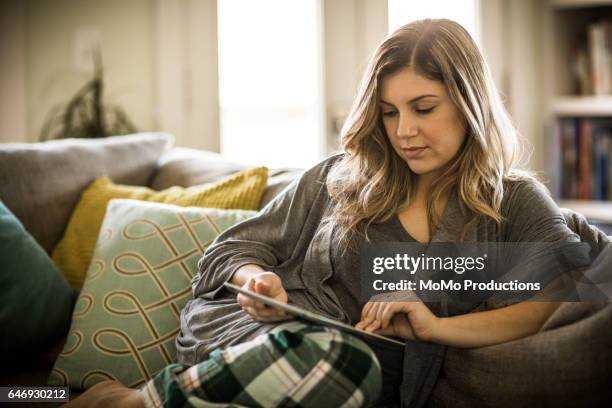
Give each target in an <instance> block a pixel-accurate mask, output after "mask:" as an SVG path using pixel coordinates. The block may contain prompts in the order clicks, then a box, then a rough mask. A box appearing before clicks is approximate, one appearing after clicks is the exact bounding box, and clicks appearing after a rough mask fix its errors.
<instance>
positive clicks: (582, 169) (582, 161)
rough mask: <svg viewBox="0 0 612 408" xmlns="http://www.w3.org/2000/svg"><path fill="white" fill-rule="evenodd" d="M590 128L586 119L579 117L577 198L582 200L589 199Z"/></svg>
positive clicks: (590, 171) (590, 168)
mask: <svg viewBox="0 0 612 408" xmlns="http://www.w3.org/2000/svg"><path fill="white" fill-rule="evenodd" d="M591 162H592V152H591V129H590V124H589V120H588V119H580V146H579V149H578V166H579V179H578V198H580V199H582V200H589V199H591V183H592V181H591V173H592V168H593V167H592V164H591Z"/></svg>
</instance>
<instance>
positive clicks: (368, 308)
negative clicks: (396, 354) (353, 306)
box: [355, 302, 383, 330]
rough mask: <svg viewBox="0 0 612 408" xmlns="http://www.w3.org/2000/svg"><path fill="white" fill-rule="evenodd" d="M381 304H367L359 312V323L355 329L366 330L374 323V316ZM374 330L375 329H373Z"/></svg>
mask: <svg viewBox="0 0 612 408" xmlns="http://www.w3.org/2000/svg"><path fill="white" fill-rule="evenodd" d="M382 305H383V303H380V302H368V303H366V304H365V306H364V307H363V309H362V310H361V321H359V322H358V323H357V324H356V325H355V327H356V328H358V329H361V330H368V328H369V327H370V326H371V325H372V324H373V323H375V322H376V316H377V314H378V310H379V309H380V308H381V307H382ZM373 330H376V329H373Z"/></svg>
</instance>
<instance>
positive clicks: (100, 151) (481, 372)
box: [0, 133, 612, 407]
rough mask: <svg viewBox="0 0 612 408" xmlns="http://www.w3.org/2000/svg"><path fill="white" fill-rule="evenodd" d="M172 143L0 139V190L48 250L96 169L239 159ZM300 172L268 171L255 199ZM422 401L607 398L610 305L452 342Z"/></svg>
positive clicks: (582, 224)
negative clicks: (471, 343)
mask: <svg viewBox="0 0 612 408" xmlns="http://www.w3.org/2000/svg"><path fill="white" fill-rule="evenodd" d="M172 142H173V141H172V137H171V136H170V135H167V134H159V133H151V134H137V135H129V136H120V137H112V138H107V139H101V140H62V141H52V142H46V143H39V144H4V145H0V199H1V200H2V201H3V202H4V203H5V204H6V206H7V207H8V208H9V209H10V210H11V211H12V212H13V213H14V214H15V215H16V216H17V217H18V218H19V219H20V221H21V222H22V223H23V225H24V226H25V228H26V229H27V230H28V231H29V232H30V233H31V234H32V235H33V236H34V238H35V239H36V240H37V241H38V242H39V243H40V245H41V246H42V247H43V248H44V249H45V250H46V251H47V252H48V253H51V251H52V249H53V247H54V246H55V245H56V244H57V242H59V240H60V239H61V236H62V233H63V231H64V229H65V228H66V225H67V222H68V219H69V216H70V213H71V211H72V209H73V208H74V206H75V205H76V203H77V201H78V199H79V195H80V193H81V191H82V190H83V189H84V188H85V187H86V186H87V185H88V184H89V183H90V182H91V181H93V180H94V179H95V178H97V177H99V176H102V175H108V176H109V177H110V178H112V179H113V180H114V181H116V182H118V183H123V184H132V185H143V186H149V187H151V188H153V189H155V190H162V189H165V188H167V187H170V186H175V185H178V186H193V185H198V184H202V183H210V182H213V181H217V180H219V179H220V178H223V177H225V176H227V175H230V174H233V173H235V172H237V171H241V170H244V169H245V168H246V166H242V165H238V164H235V163H230V162H228V161H227V160H225V159H224V158H222V157H221V156H220V155H219V154H216V153H213V152H206V151H198V150H193V149H186V148H177V147H175V148H172ZM300 173H301V171H300V170H299V169H274V170H271V171H270V177H269V180H268V185H267V187H266V190H265V192H264V195H263V197H262V199H261V202H260V208H262V207H263V206H264V205H265V204H267V203H268V202H269V201H270V200H271V199H272V198H273V197H274V196H275V195H277V194H278V193H279V192H280V191H282V189H283V188H285V187H286V186H287V185H288V184H289V183H290V182H291V181H292V180H293V179H295V178H296V177H297V176H298V175H299V174H300ZM41 214H44V216H43V217H41ZM566 218H567V219H568V223H570V225H571V226H572V227H573V228H574V230H576V231H577V232H579V233H581V235H583V236H584V237H585V239H588V240H593V239H605V236H604V235H603V234H600V233H598V232H597V231H596V230H593V229H591V228H589V226H588V224H586V221H585V220H584V218H582V217H580V215H579V214H572V213H570V212H567V213H566ZM3 335H6V334H5V333H3ZM62 344H63V343H62V341H59V342H57V343H55V344H52V345H49V347H48V349H47V350H46V351H44V352H42V353H39V354H38V353H37V354H36V355H32V356H30V358H27V359H26V358H24V359H22V361H21V362H20V364H19V365H18V366H17V365H12V366H11V367H10V370H3V371H4V372H3V373H2V374H1V376H0V386H8V385H12V386H15V385H23V386H26V385H30V386H34V385H43V384H45V383H46V380H47V377H48V375H49V371H50V369H51V368H52V366H53V362H54V360H55V358H56V356H57V354H58V353H59V352H60V351H61V349H62ZM5 368H6V367H5ZM428 405H429V406H431V407H448V406H453V407H457V406H459V407H468V406H513V407H516V406H534V405H538V406H540V405H544V406H555V407H562V406H585V405H597V406H606V405H607V406H610V405H612V305H611V304H580V303H568V304H563V305H562V306H561V307H560V308H559V309H558V310H557V311H556V312H555V313H554V314H553V315H552V316H551V317H550V319H549V320H548V321H547V322H546V324H545V325H544V327H543V328H542V331H541V332H540V333H537V334H536V335H534V336H530V337H528V338H525V339H521V340H518V341H514V342H510V343H506V344H501V345H497V346H492V347H484V348H480V349H473V350H460V349H453V348H450V349H449V350H448V352H447V354H446V357H445V362H444V365H443V369H442V372H441V375H440V378H439V380H438V382H437V384H436V386H435V389H434V391H433V394H432V396H431V398H430V400H429V401H428ZM16 406H17V405H16Z"/></svg>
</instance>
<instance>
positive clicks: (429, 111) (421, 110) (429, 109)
mask: <svg viewBox="0 0 612 408" xmlns="http://www.w3.org/2000/svg"><path fill="white" fill-rule="evenodd" d="M433 110H434V107H433V106H432V107H431V108H426V109H415V112H416V113H418V114H419V115H426V114H428V113H431V112H432V111H433Z"/></svg>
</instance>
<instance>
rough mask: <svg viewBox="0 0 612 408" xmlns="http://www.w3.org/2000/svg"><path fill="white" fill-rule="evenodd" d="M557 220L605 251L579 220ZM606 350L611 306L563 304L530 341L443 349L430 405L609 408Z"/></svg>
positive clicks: (611, 393)
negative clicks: (441, 365)
mask: <svg viewBox="0 0 612 408" xmlns="http://www.w3.org/2000/svg"><path fill="white" fill-rule="evenodd" d="M563 215H564V217H565V219H566V222H567V224H568V226H569V227H570V228H571V229H572V230H573V231H574V232H576V233H577V234H578V235H580V237H581V239H582V241H586V242H590V243H594V244H595V247H598V248H599V249H602V248H603V245H612V244H611V243H610V239H609V237H607V236H606V235H605V234H603V233H602V232H601V231H600V230H599V229H597V228H595V227H592V226H590V225H589V224H588V222H587V220H586V219H585V218H584V216H582V215H581V214H578V213H575V212H573V211H571V210H566V209H564V210H563ZM610 274H611V275H612V271H610ZM611 350H612V304H610V303H603V304H589V303H563V304H561V306H560V307H559V308H558V309H557V310H556V311H555V312H554V313H553V314H552V315H551V316H550V318H549V319H548V321H547V322H546V323H545V324H544V326H543V327H542V329H541V331H540V332H539V333H537V334H535V335H533V336H529V337H526V338H523V339H520V340H516V341H512V342H508V343H504V344H499V345H496V346H490V347H482V348H478V349H469V350H466V349H456V348H449V349H448V352H447V354H446V359H445V362H444V367H443V369H442V373H441V376H440V379H439V380H438V382H437V384H436V387H435V389H434V391H433V393H432V396H431V398H430V400H429V406H433V407H474V406H495V407H532V406H550V407H582V406H612V387H611V384H612V352H611Z"/></svg>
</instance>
